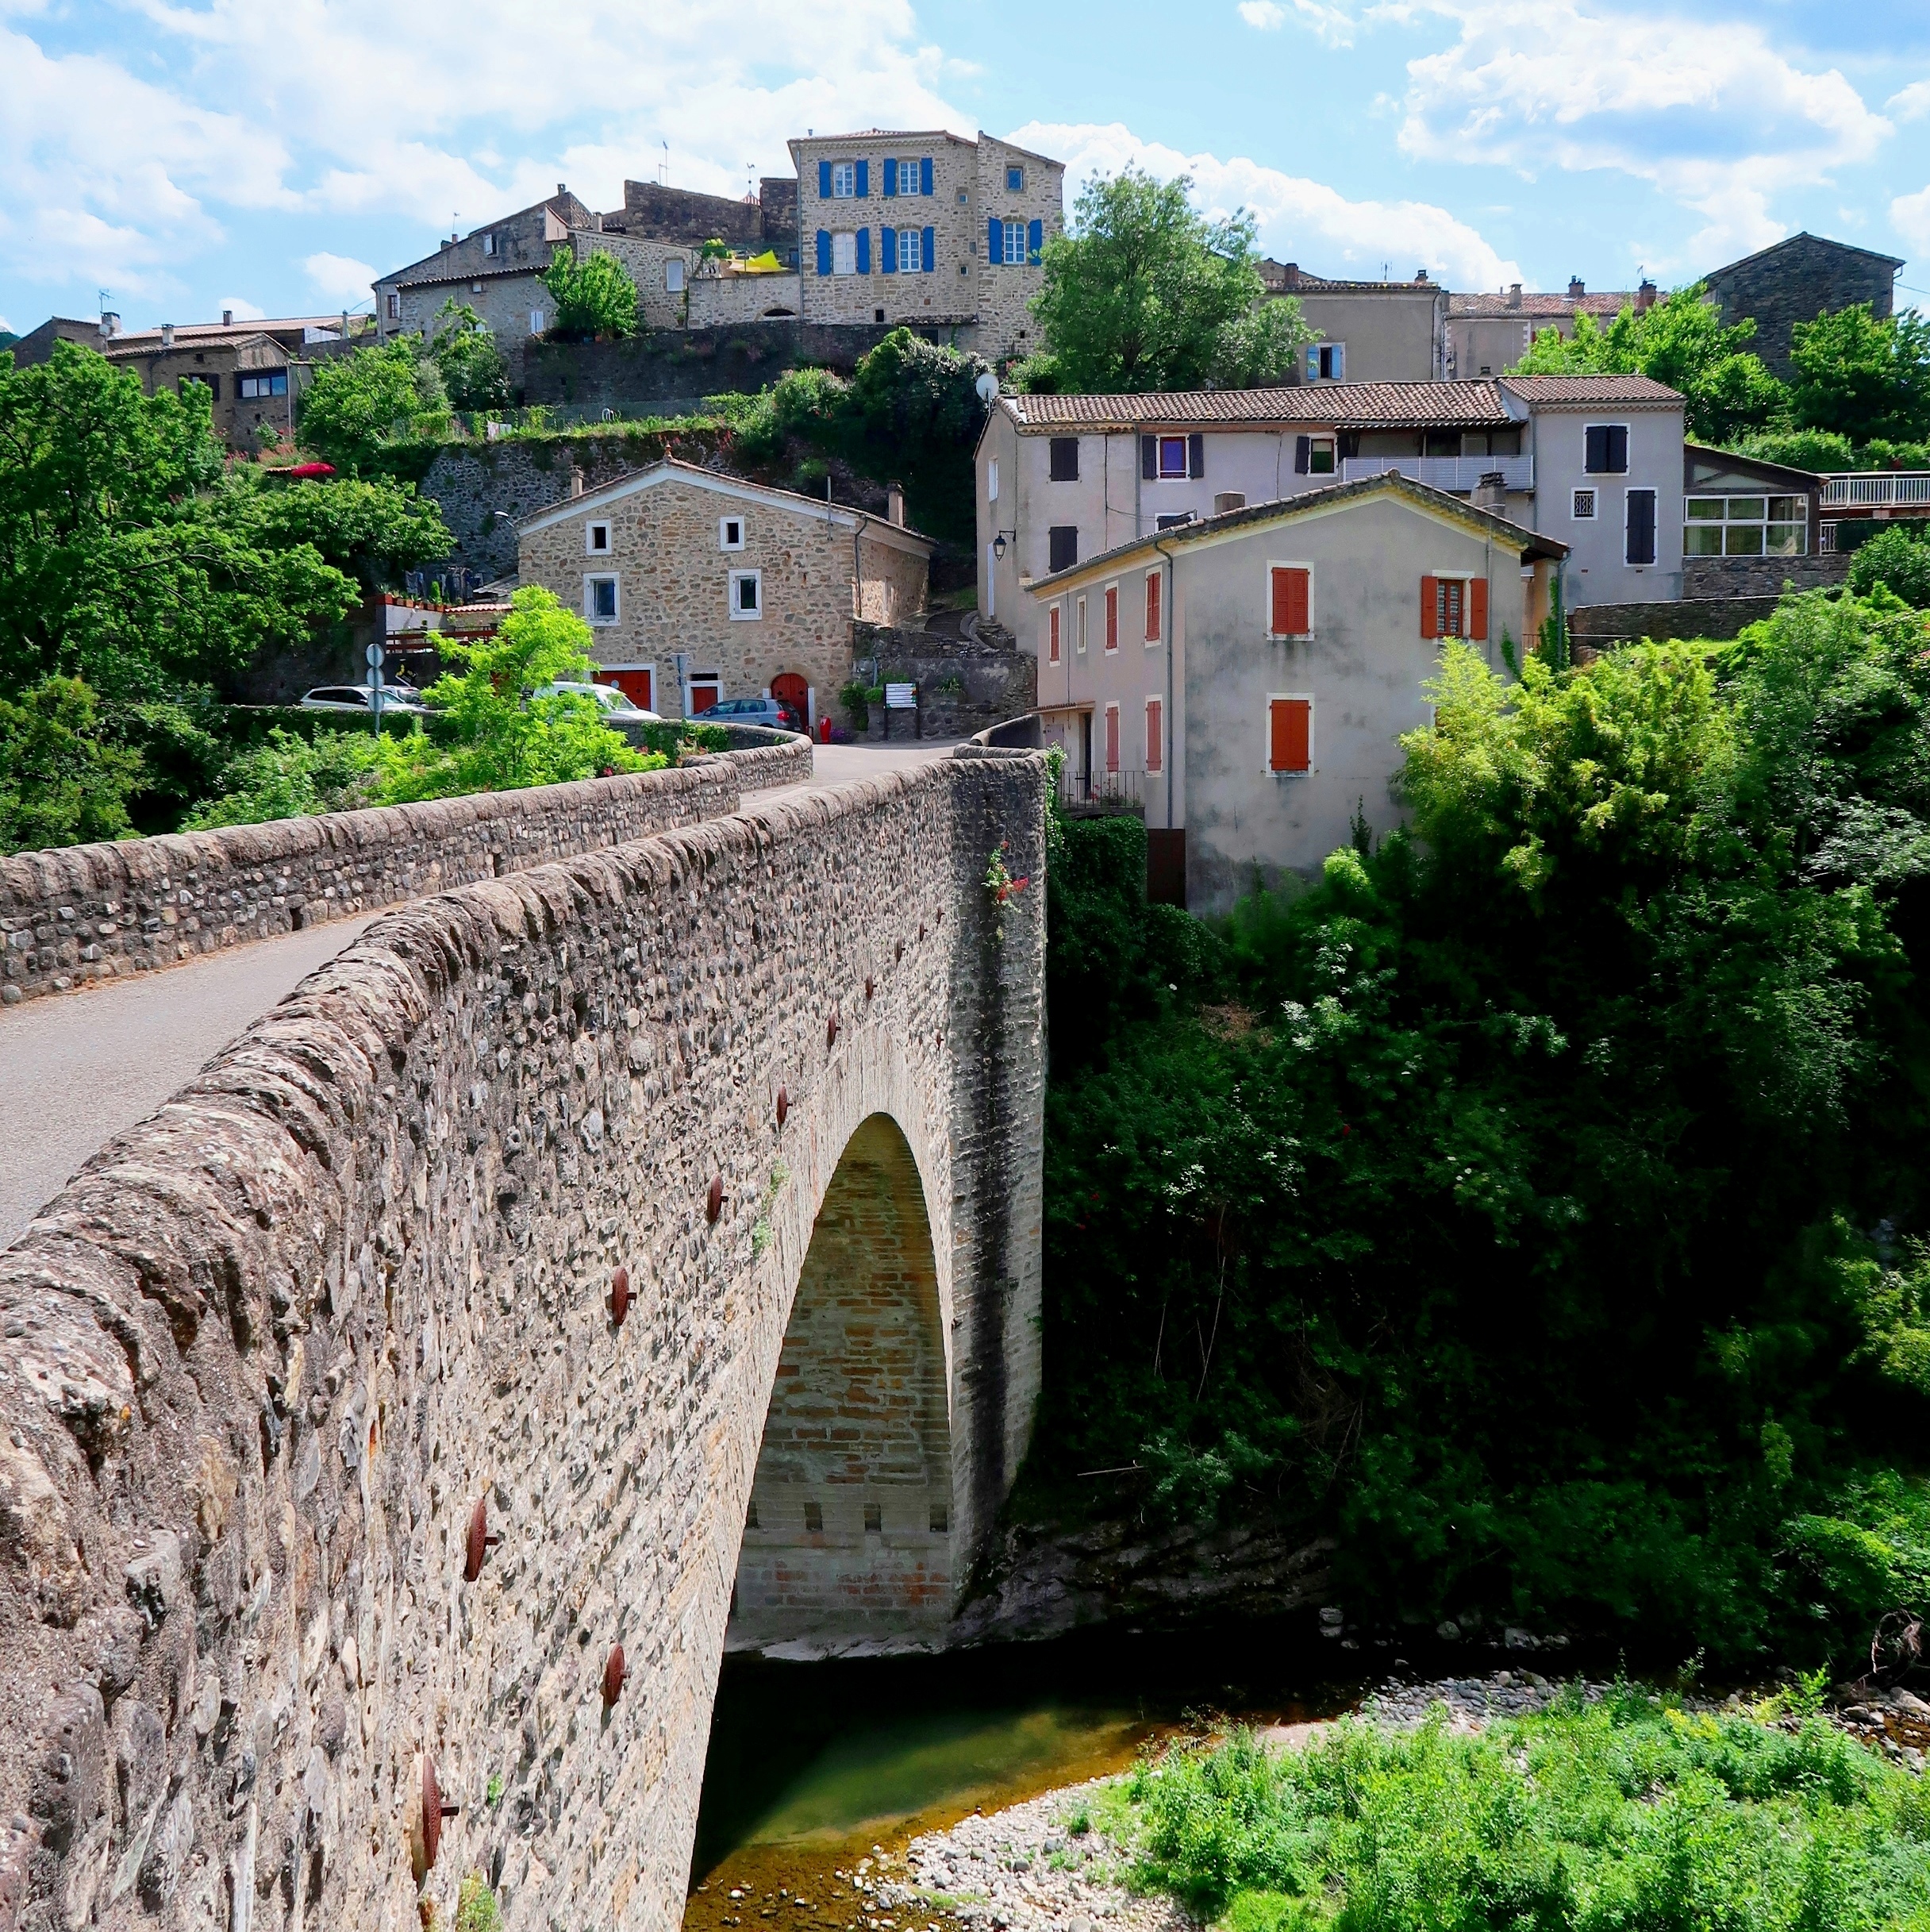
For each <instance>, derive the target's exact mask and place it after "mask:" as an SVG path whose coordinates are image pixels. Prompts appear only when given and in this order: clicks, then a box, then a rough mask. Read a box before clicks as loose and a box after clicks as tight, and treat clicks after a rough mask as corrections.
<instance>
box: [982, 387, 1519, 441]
mask: <svg viewBox="0 0 1930 1932" xmlns="http://www.w3.org/2000/svg"><path fill="white" fill-rule="evenodd" d="M1000 401H1001V402H1002V403H1003V404H1005V406H1008V407H1009V408H1010V409H1011V410H1012V411H1013V414H1015V415H1017V416H1018V418H1019V421H1020V425H1021V428H1022V429H1028V430H1032V431H1034V432H1042V431H1045V430H1049V429H1062V428H1063V429H1140V428H1145V429H1151V428H1154V427H1155V426H1165V425H1172V426H1184V425H1188V424H1194V423H1197V424H1199V425H1202V426H1204V425H1208V424H1213V423H1249V422H1250V423H1270V424H1271V423H1281V422H1310V423H1322V424H1328V425H1332V426H1333V427H1335V428H1336V429H1375V428H1383V427H1389V428H1401V427H1403V426H1405V425H1410V424H1432V425H1439V426H1441V427H1444V428H1445V427H1463V428H1471V429H1482V428H1488V427H1494V428H1499V427H1501V426H1502V425H1505V424H1507V423H1509V422H1512V421H1513V420H1514V418H1513V417H1511V416H1510V415H1509V414H1508V411H1507V409H1506V407H1505V406H1504V404H1503V403H1502V401H1501V392H1500V390H1499V389H1498V387H1497V386H1496V384H1495V383H1494V381H1493V380H1492V379H1488V380H1485V381H1477V382H1470V383H1318V384H1309V386H1308V387H1305V388H1304V389H1195V390H1179V391H1162V390H1155V391H1148V392H1147V393H1145V394H1139V395H1124V396H1092V395H1076V396H1034V395H1021V396H1005V397H1002V398H1000Z"/></svg>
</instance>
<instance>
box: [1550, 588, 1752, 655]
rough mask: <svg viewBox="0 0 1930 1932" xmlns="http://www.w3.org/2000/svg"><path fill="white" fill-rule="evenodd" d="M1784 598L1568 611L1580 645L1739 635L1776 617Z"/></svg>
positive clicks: (1713, 599)
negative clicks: (1645, 639) (1756, 624)
mask: <svg viewBox="0 0 1930 1932" xmlns="http://www.w3.org/2000/svg"><path fill="white" fill-rule="evenodd" d="M1780 602H1782V598H1780V597H1704V598H1682V599H1681V600H1679V601H1678V602H1673V603H1670V602H1663V603H1654V604H1584V605H1582V606H1579V607H1578V608H1577V609H1575V610H1571V611H1570V612H1569V613H1568V634H1569V636H1570V637H1571V638H1572V639H1573V640H1574V644H1575V645H1576V648H1578V649H1579V648H1582V646H1583V645H1587V644H1622V643H1627V642H1629V641H1632V640H1635V639H1638V638H1642V637H1650V638H1654V639H1656V640H1658V641H1661V640H1664V639H1667V638H1670V637H1717V638H1724V639H1726V638H1730V637H1740V635H1741V634H1742V632H1743V630H1744V627H1745V626H1747V625H1751V624H1755V623H1759V622H1761V621H1762V620H1763V618H1767V617H1773V616H1774V614H1775V611H1776V606H1777V605H1778V604H1779V603H1780Z"/></svg>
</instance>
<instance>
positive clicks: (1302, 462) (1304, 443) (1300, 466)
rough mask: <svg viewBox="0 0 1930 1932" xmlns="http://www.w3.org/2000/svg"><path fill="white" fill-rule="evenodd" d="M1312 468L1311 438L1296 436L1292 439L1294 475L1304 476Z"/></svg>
mask: <svg viewBox="0 0 1930 1932" xmlns="http://www.w3.org/2000/svg"><path fill="white" fill-rule="evenodd" d="M1311 468H1313V437H1310V436H1297V437H1294V475H1296V476H1304V475H1306V474H1307V472H1308V471H1309V470H1310V469H1311Z"/></svg>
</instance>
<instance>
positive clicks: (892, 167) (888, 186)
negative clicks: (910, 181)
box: [885, 155, 898, 200]
mask: <svg viewBox="0 0 1930 1932" xmlns="http://www.w3.org/2000/svg"><path fill="white" fill-rule="evenodd" d="M897 193H898V163H897V162H895V161H894V160H892V159H891V158H890V156H889V155H887V156H886V157H885V198H886V200H890V198H891V197H892V196H893V195H894V194H897Z"/></svg>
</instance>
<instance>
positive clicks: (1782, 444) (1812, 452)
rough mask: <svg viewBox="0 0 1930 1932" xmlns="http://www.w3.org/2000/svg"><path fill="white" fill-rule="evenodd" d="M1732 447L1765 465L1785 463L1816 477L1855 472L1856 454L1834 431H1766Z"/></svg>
mask: <svg viewBox="0 0 1930 1932" xmlns="http://www.w3.org/2000/svg"><path fill="white" fill-rule="evenodd" d="M1736 448H1738V449H1740V451H1741V452H1742V453H1743V454H1744V456H1760V457H1761V458H1762V459H1763V461H1764V462H1765V463H1786V464H1789V466H1790V468H1792V469H1797V470H1811V471H1817V472H1819V473H1820V472H1822V471H1828V470H1853V469H1855V468H1856V452H1855V448H1853V447H1852V445H1851V442H1850V439H1849V438H1848V437H1847V436H1842V435H1839V434H1838V433H1837V432H1836V430H1834V429H1769V430H1765V431H1763V433H1761V434H1760V435H1757V436H1747V437H1744V438H1742V440H1741V441H1740V442H1738V443H1737V444H1736Z"/></svg>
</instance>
